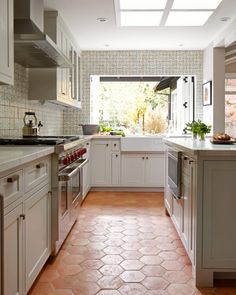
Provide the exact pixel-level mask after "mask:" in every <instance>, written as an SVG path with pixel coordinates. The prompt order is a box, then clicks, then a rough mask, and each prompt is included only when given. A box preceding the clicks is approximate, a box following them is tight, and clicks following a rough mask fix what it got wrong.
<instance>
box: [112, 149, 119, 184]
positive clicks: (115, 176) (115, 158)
mask: <svg viewBox="0 0 236 295" xmlns="http://www.w3.org/2000/svg"><path fill="white" fill-rule="evenodd" d="M111 184H112V185H114V186H117V185H120V153H112V154H111Z"/></svg>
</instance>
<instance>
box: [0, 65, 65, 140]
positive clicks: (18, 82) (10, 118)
mask: <svg viewBox="0 0 236 295" xmlns="http://www.w3.org/2000/svg"><path fill="white" fill-rule="evenodd" d="M27 111H32V112H35V113H36V116H37V118H38V120H41V121H42V123H43V127H42V128H41V131H40V134H41V135H56V134H63V108H62V107H61V106H58V105H55V104H52V103H45V104H41V103H40V102H38V101H30V100H28V71H27V69H25V68H23V67H22V66H20V65H18V64H15V82H14V86H2V85H1V86H0V136H11V137H12V136H14V137H15V136H21V135H22V127H23V124H24V123H23V117H24V113H25V112H27Z"/></svg>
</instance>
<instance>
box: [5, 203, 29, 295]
mask: <svg viewBox="0 0 236 295" xmlns="http://www.w3.org/2000/svg"><path fill="white" fill-rule="evenodd" d="M23 218H24V215H23V206H22V204H20V205H18V206H17V207H15V208H14V209H13V210H11V211H10V212H9V213H7V214H6V215H5V216H4V234H3V237H4V246H3V247H4V248H3V249H4V250H3V251H4V252H3V253H4V255H3V265H4V266H3V277H4V279H3V290H4V294H6V295H16V294H17V295H18V294H19V295H22V294H23Z"/></svg>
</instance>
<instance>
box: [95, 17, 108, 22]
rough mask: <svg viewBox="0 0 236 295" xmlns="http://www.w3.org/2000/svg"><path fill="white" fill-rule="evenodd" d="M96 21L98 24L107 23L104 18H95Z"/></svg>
mask: <svg viewBox="0 0 236 295" xmlns="http://www.w3.org/2000/svg"><path fill="white" fill-rule="evenodd" d="M97 21H98V22H100V23H105V22H107V18H105V17H98V18H97Z"/></svg>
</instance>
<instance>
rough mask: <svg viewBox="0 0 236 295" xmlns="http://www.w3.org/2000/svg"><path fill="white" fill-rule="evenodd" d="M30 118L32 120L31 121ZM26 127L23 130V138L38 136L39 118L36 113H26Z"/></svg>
mask: <svg viewBox="0 0 236 295" xmlns="http://www.w3.org/2000/svg"><path fill="white" fill-rule="evenodd" d="M28 117H30V118H31V119H29V118H28ZM23 121H24V126H23V128H22V134H23V137H34V136H37V135H38V126H37V122H38V120H37V117H36V115H35V113H34V112H25V115H24V119H23Z"/></svg>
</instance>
